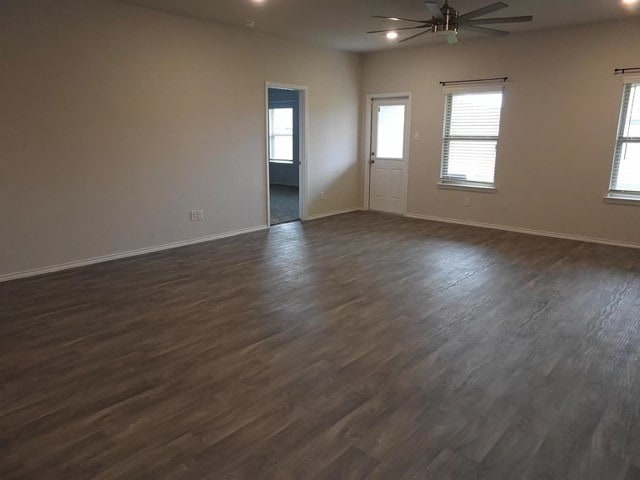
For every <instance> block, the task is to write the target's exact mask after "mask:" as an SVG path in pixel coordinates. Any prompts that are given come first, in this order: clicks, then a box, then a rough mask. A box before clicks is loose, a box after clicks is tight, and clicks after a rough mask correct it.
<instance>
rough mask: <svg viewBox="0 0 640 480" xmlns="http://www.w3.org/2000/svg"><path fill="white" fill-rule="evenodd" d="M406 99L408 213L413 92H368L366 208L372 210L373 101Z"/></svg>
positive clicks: (364, 169)
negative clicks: (370, 201) (370, 202)
mask: <svg viewBox="0 0 640 480" xmlns="http://www.w3.org/2000/svg"><path fill="white" fill-rule="evenodd" d="M393 99H398V100H406V101H407V113H406V116H407V125H406V138H405V145H406V162H407V163H406V165H405V169H404V201H403V208H402V214H403V215H406V214H407V197H408V196H409V161H410V156H411V103H412V94H411V92H394V93H372V94H368V95H367V98H366V110H365V124H364V125H365V126H364V150H363V151H364V159H363V161H364V167H363V169H362V170H363V172H364V202H363V205H364V209H365V210H370V205H369V200H370V193H371V192H370V190H371V185H370V180H371V163H370V162H369V160H371V128H372V127H373V123H372V122H373V112H372V107H373V101H374V100H393Z"/></svg>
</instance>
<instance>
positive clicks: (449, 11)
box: [431, 2, 458, 36]
mask: <svg viewBox="0 0 640 480" xmlns="http://www.w3.org/2000/svg"><path fill="white" fill-rule="evenodd" d="M441 10H442V16H443V17H444V19H443V21H442V22H434V23H433V25H432V26H431V31H432V32H433V33H435V34H437V35H442V36H447V35H450V34H452V33H453V34H455V33H457V31H458V11H457V10H456V9H455V8H452V7H450V6H449V3H448V2H445V4H444V5H443V6H442V8H441Z"/></svg>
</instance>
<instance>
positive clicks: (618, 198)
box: [604, 195, 640, 206]
mask: <svg viewBox="0 0 640 480" xmlns="http://www.w3.org/2000/svg"><path fill="white" fill-rule="evenodd" d="M604 203H614V204H617V205H636V206H638V205H640V195H638V196H633V195H628V196H625V195H607V196H606V197H604Z"/></svg>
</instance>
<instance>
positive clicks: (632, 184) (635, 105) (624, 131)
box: [609, 81, 640, 197]
mask: <svg viewBox="0 0 640 480" xmlns="http://www.w3.org/2000/svg"><path fill="white" fill-rule="evenodd" d="M609 194H610V195H612V196H621V197H624V196H631V197H635V196H640V81H638V82H637V83H625V85H624V93H623V97H622V110H621V112H620V123H619V126H618V137H617V141H616V150H615V154H614V158H613V169H612V172H611V185H610V187H609Z"/></svg>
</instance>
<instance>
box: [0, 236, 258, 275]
mask: <svg viewBox="0 0 640 480" xmlns="http://www.w3.org/2000/svg"><path fill="white" fill-rule="evenodd" d="M268 228H269V227H267V226H266V225H260V226H257V227H250V228H243V229H241V230H233V231H230V232H224V233H218V234H216V235H207V236H206V237H198V238H193V239H190V240H181V241H178V242H171V243H165V244H164V245H154V246H152V247H144V248H138V249H136V250H128V251H126V252H118V253H111V254H109V255H102V256H100V257H93V258H85V259H83V260H76V261H73V262H67V263H60V264H58V265H52V266H50V267H42V268H34V269H32V270H25V271H22V272H14V273H7V274H4V275H0V283H2V282H8V281H10V280H17V279H19V278H27V277H35V276H37V275H44V274H45V273H53V272H59V271H61V270H69V269H71V268H78V267H85V266H87V265H93V264H95V263H103V262H110V261H111V260H118V259H121V258H128V257H137V256H140V255H146V254H147V253H154V252H160V251H162V250H171V249H172V248H179V247H186V246H187V245H195V244H196V243H203V242H210V241H212V240H220V239H221V238H227V237H235V236H236V235H242V234H244V233H252V232H259V231H261V230H267V229H268Z"/></svg>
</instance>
